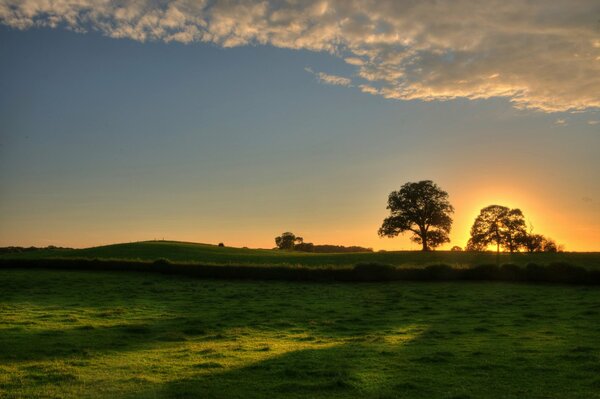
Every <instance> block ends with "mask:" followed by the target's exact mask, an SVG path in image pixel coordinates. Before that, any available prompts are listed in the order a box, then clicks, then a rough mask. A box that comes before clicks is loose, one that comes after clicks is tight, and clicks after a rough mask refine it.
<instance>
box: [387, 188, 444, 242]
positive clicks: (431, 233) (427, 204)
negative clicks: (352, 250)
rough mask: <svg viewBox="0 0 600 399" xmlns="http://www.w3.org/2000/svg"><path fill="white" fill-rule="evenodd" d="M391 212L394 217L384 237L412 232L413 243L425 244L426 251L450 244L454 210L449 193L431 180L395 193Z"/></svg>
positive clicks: (390, 205) (389, 220)
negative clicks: (449, 235) (449, 236)
mask: <svg viewBox="0 0 600 399" xmlns="http://www.w3.org/2000/svg"><path fill="white" fill-rule="evenodd" d="M387 209H389V210H390V213H391V215H390V216H389V217H387V218H385V219H384V221H383V224H382V226H381V228H380V229H379V235H380V236H382V237H383V236H387V237H395V236H397V235H398V234H400V233H404V232H406V231H410V232H412V233H413V236H412V237H411V240H412V241H414V242H416V243H418V244H421V245H422V248H423V251H429V250H430V249H432V248H436V247H438V246H440V245H441V244H443V243H446V242H450V239H449V238H448V234H449V233H450V228H451V226H452V218H451V217H450V215H451V214H452V213H453V212H454V208H453V207H452V205H450V202H449V201H448V193H447V192H445V191H444V190H442V189H441V188H440V187H438V186H437V184H435V183H434V182H432V181H431V180H423V181H420V182H417V183H406V184H404V185H403V186H402V187H401V188H400V190H398V191H392V192H391V193H390V195H389V197H388V206H387Z"/></svg>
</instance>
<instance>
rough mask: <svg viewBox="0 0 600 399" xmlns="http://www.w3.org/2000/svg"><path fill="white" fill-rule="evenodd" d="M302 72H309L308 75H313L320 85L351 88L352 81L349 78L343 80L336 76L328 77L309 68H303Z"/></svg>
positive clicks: (328, 75) (326, 74)
mask: <svg viewBox="0 0 600 399" xmlns="http://www.w3.org/2000/svg"><path fill="white" fill-rule="evenodd" d="M304 70H305V71H306V72H309V73H311V74H313V75H315V76H316V77H317V79H318V81H319V82H321V83H325V84H328V85H333V86H346V87H351V86H352V80H351V79H349V78H345V77H343V76H337V75H330V74H328V73H325V72H315V71H314V70H313V69H312V68H310V67H306V68H304Z"/></svg>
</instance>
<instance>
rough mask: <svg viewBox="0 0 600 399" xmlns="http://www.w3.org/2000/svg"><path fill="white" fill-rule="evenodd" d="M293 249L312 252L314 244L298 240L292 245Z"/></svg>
mask: <svg viewBox="0 0 600 399" xmlns="http://www.w3.org/2000/svg"><path fill="white" fill-rule="evenodd" d="M294 250H296V251H301V252H314V251H315V244H313V243H312V242H299V243H298V244H295V245H294Z"/></svg>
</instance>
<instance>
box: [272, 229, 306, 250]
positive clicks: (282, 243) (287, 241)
mask: <svg viewBox="0 0 600 399" xmlns="http://www.w3.org/2000/svg"><path fill="white" fill-rule="evenodd" d="M303 241H304V240H303V239H302V237H296V235H295V234H294V233H290V232H289V231H286V232H285V233H282V234H281V235H280V236H278V237H275V245H277V248H279V249H294V246H295V245H296V244H301V243H302V242H303Z"/></svg>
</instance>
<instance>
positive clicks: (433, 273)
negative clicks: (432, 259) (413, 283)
mask: <svg viewBox="0 0 600 399" xmlns="http://www.w3.org/2000/svg"><path fill="white" fill-rule="evenodd" d="M421 274H422V279H423V280H454V279H455V278H457V273H456V270H455V269H453V268H452V267H450V266H448V265H444V264H439V265H429V266H427V267H426V268H425V269H423V272H422V273H421Z"/></svg>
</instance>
